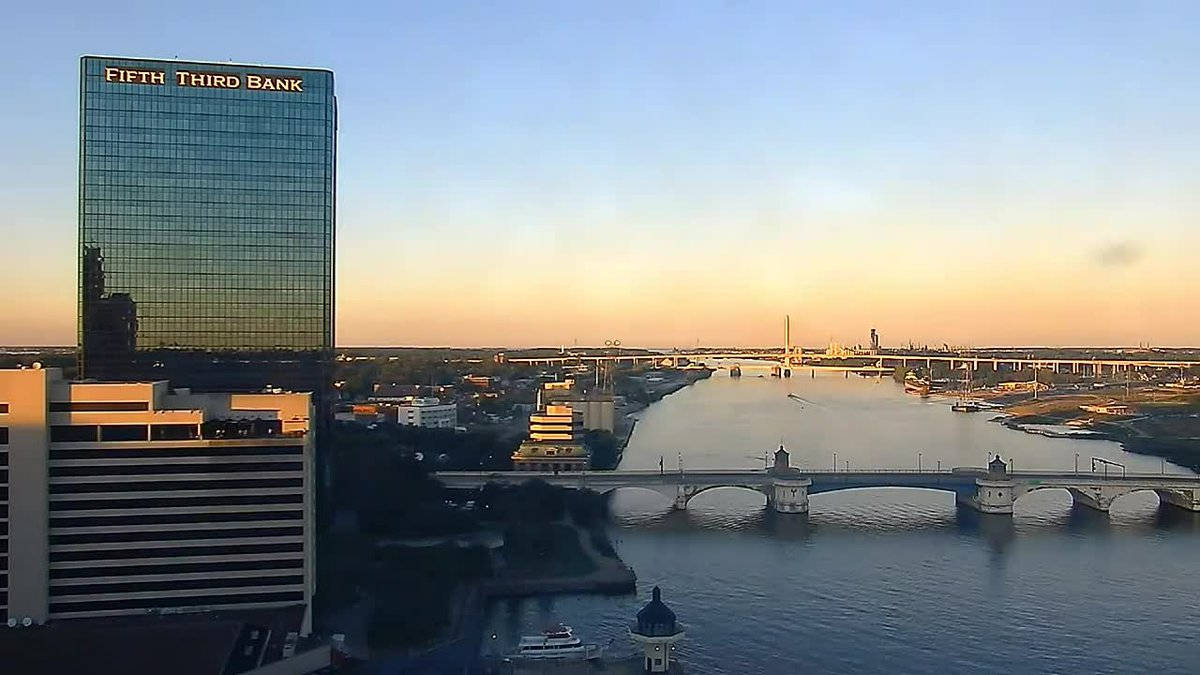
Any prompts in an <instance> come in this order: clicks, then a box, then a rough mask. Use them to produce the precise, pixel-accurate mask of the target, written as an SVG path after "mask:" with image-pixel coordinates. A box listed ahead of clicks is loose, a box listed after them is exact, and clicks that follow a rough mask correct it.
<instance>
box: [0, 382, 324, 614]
mask: <svg viewBox="0 0 1200 675" xmlns="http://www.w3.org/2000/svg"><path fill="white" fill-rule="evenodd" d="M310 398H311V397H310V395H309V394H292V393H277V394H193V393H191V392H188V391H186V390H174V391H172V390H170V389H169V388H168V385H167V383H166V382H145V383H98V382H68V381H65V380H63V379H62V378H61V373H60V372H59V371H58V370H57V369H26V370H0V410H4V409H7V412H3V413H0V428H4V429H7V431H6V432H0V439H3V437H4V435H7V437H8V445H7V446H2V447H0V450H3V449H7V453H4V455H5V458H6V459H8V460H9V461H8V471H7V472H6V473H5V474H3V475H4V476H6V477H7V478H8V480H9V483H10V489H8V490H7V495H6V496H7V499H6V500H4V504H3V505H2V506H3V508H4V509H5V511H6V515H7V517H8V518H7V520H6V522H5V523H4V525H5V530H4V531H5V536H6V537H7V538H8V541H6V542H5V543H6V544H7V547H6V548H7V551H6V557H5V559H4V563H5V565H4V567H5V572H6V576H5V577H4V581H5V582H6V587H5V588H3V589H0V592H6V595H5V596H3V597H4V598H5V602H4V605H5V606H4V608H3V609H2V610H0V611H2V612H3V613H4V615H5V617H6V618H7V617H11V618H16V619H17V620H18V621H20V620H23V619H24V618H26V617H28V618H30V619H32V621H33V622H35V623H42V622H45V621H47V620H51V621H52V620H56V619H70V618H76V617H96V616H116V615H134V614H147V613H182V612H194V611H203V610H206V609H236V608H264V607H282V606H288V605H300V604H303V605H305V606H310V605H311V600H312V595H313V590H314V589H313V578H314V574H313V566H314V556H313V537H314V532H313V517H312V513H313V505H314V502H313V480H312V477H313V442H314V439H313V434H312V433H311V431H310V420H311V419H312V406H311V400H310ZM18 485H19V486H20V488H19V489H12V488H16V487H17V486H18ZM310 624H311V619H310V617H309V616H308V615H307V613H306V618H305V622H304V625H305V632H307V631H308V629H309V626H310Z"/></svg>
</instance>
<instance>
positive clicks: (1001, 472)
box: [988, 453, 1008, 478]
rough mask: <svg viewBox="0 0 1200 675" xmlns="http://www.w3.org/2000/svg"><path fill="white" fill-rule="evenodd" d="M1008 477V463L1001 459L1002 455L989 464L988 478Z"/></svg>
mask: <svg viewBox="0 0 1200 675" xmlns="http://www.w3.org/2000/svg"><path fill="white" fill-rule="evenodd" d="M1007 477H1008V462H1005V461H1004V460H1003V459H1001V458H1000V453H996V456H995V457H993V458H992V460H991V461H990V462H988V478H1007Z"/></svg>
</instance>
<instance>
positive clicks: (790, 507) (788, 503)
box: [767, 477, 812, 513]
mask: <svg viewBox="0 0 1200 675" xmlns="http://www.w3.org/2000/svg"><path fill="white" fill-rule="evenodd" d="M811 485H812V479H811V478H779V477H776V478H774V479H772V480H771V492H770V494H768V495H767V505H768V506H770V507H771V508H774V509H775V512H776V513H808V488H809V486H811Z"/></svg>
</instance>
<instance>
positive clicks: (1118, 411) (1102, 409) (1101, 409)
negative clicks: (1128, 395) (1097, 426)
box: [1079, 402, 1133, 415]
mask: <svg viewBox="0 0 1200 675" xmlns="http://www.w3.org/2000/svg"><path fill="white" fill-rule="evenodd" d="M1079 409H1080V410H1084V411H1086V412H1093V413H1096V414H1098V415H1132V414H1133V408H1132V407H1131V406H1129V405H1126V404H1124V403H1112V402H1110V403H1101V404H1099V405H1081V406H1079Z"/></svg>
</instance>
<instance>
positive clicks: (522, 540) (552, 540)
mask: <svg viewBox="0 0 1200 675" xmlns="http://www.w3.org/2000/svg"><path fill="white" fill-rule="evenodd" d="M502 552H503V554H504V559H505V561H506V562H507V564H508V571H509V574H511V575H512V576H515V577H573V576H583V575H585V574H591V573H592V572H594V571H595V570H596V565H595V563H593V562H592V559H591V558H590V557H589V556H588V555H587V553H586V552H584V550H583V547H581V546H580V544H579V535H578V533H577V532H576V530H575V528H574V527H571V526H570V525H567V524H565V523H537V524H533V523H530V524H526V523H517V524H513V525H509V526H508V527H507V528H505V530H504V549H503V551H502Z"/></svg>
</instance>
